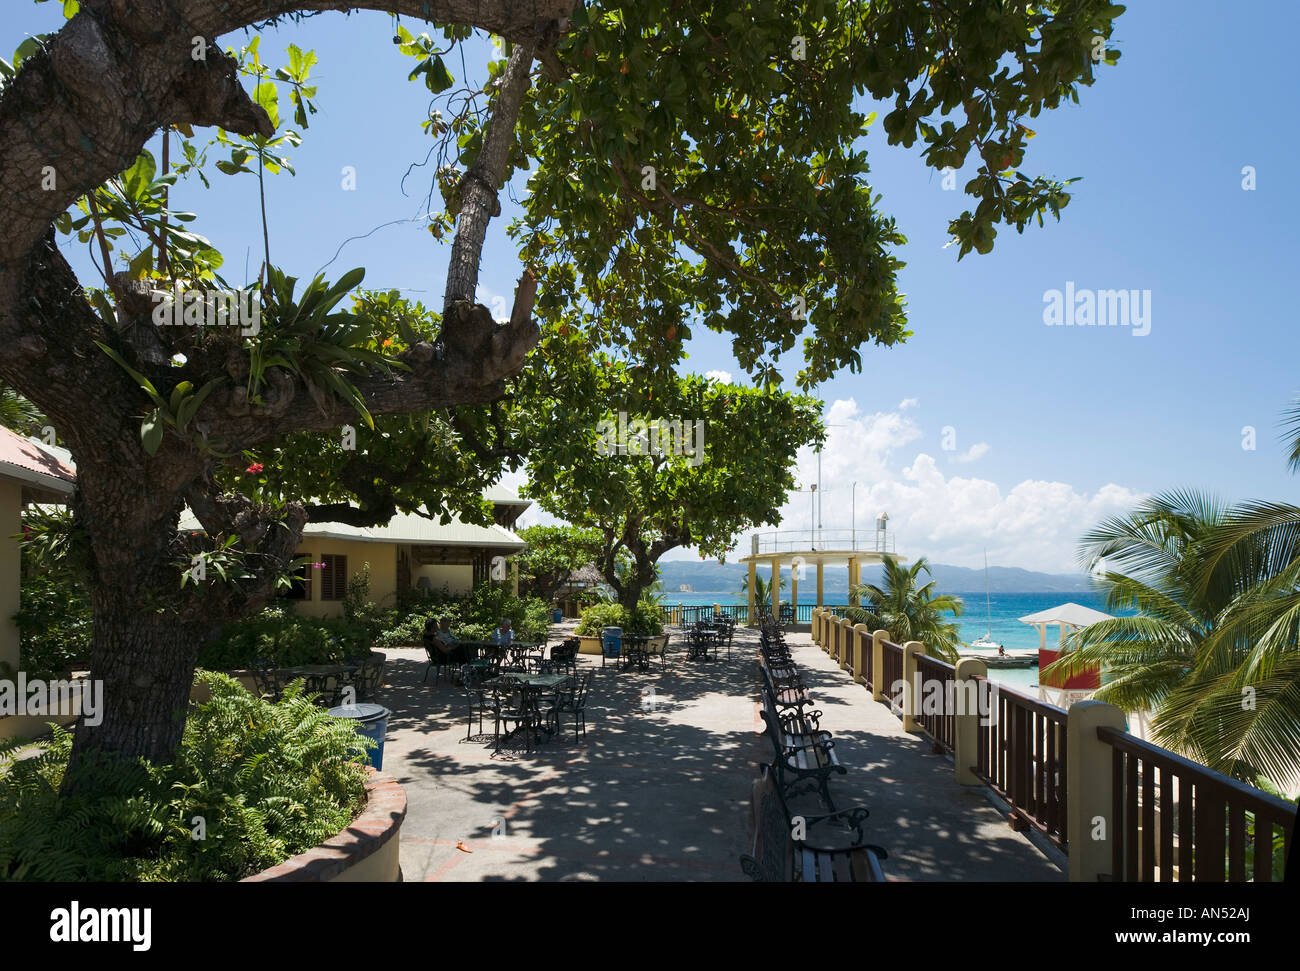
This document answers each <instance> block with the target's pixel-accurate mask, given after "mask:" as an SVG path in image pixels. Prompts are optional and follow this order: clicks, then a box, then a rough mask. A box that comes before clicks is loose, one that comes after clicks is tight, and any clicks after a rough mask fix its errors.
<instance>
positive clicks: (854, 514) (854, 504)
mask: <svg viewBox="0 0 1300 971" xmlns="http://www.w3.org/2000/svg"><path fill="white" fill-rule="evenodd" d="M849 517H850V518H849V522H850V524H851V527H852V530H853V546H852V547H851V549H855V550H856V549H857V548H858V480H857V479H854V480H853V486H852V488H850V489H849Z"/></svg>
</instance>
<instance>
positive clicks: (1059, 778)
mask: <svg viewBox="0 0 1300 971" xmlns="http://www.w3.org/2000/svg"><path fill="white" fill-rule="evenodd" d="M974 680H975V681H976V683H977V685H978V688H977V689H976V690H977V691H978V692H979V694H978V699H977V702H978V705H979V710H980V711H981V712H988V717H987V718H981V724H980V734H979V750H978V751H979V758H978V761H977V763H976V766H975V774H976V775H977V776H978V777H979V778H981V779H983V780H984V782H985V783H987V784H988V785H989V786H990V787H991V788H992V789H993V791H994V792H996V793H997V794H998V795H999V796H1001V797H1002V798H1003V799H1005V800H1006V801H1007V802H1008V803H1010V804H1011V810H1012V812H1013V813H1014V814H1015V815H1016V816H1017V817H1018V818H1019V819H1020V820H1021V821H1022V822H1023V823H1024V824H1026V825H1028V826H1032V827H1034V828H1035V829H1037V830H1038V831H1039V832H1041V833H1042V834H1043V835H1044V836H1046V837H1047V838H1048V839H1050V840H1051V841H1052V842H1054V843H1055V844H1056V845H1057V846H1060V847H1061V848H1062V849H1064V848H1066V847H1067V846H1068V838H1067V836H1066V832H1067V830H1066V799H1067V793H1066V787H1065V766H1066V751H1065V749H1066V745H1065V726H1066V719H1067V717H1068V716H1067V713H1066V711H1065V709H1063V708H1057V707H1056V706H1055V705H1049V704H1045V703H1044V702H1041V701H1037V700H1035V699H1034V698H1030V697H1029V696H1028V695H1022V694H1020V693H1019V692H1017V691H1012V690H1010V689H1008V688H1005V687H1002V686H1001V685H997V686H996V688H995V687H994V686H993V685H992V683H991V682H989V681H988V680H987V679H985V678H976V679H974Z"/></svg>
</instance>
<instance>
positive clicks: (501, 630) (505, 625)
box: [492, 617, 514, 645]
mask: <svg viewBox="0 0 1300 971" xmlns="http://www.w3.org/2000/svg"><path fill="white" fill-rule="evenodd" d="M513 641H514V631H512V630H511V629H510V618H509V617H503V618H501V626H500V627H498V628H497V629H496V630H494V631H493V632H492V643H493V644H507V645H508V644H510V643H511V642H513Z"/></svg>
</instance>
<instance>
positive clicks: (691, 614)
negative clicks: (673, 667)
mask: <svg viewBox="0 0 1300 971" xmlns="http://www.w3.org/2000/svg"><path fill="white" fill-rule="evenodd" d="M755 609H756V610H758V609H759V607H758V605H755ZM789 609H790V608H789V605H786V610H789ZM816 609H817V605H816V604H811V603H801V604H799V605H798V606H797V607H796V608H795V609H794V610H793V614H794V617H795V623H797V624H811V623H812V615H813V611H814V610H816ZM822 609H823V610H830V611H834V612H835V614H836V616H843V614H844V612H845V611H846V610H848V609H849V605H848V604H826V605H825V606H823V608H822ZM862 609H863V610H866V611H868V612H870V611H871V608H870V607H869V606H864V607H862ZM716 613H722V614H725V615H726V616H728V617H731V618H733V619H734V620H735V621H736V623H738V624H748V623H749V604H747V603H746V604H723V603H720V604H718V609H717V611H716ZM782 613H785V611H782ZM714 614H715V611H714V609H713V604H672V603H664V604H660V605H659V616H660V617H661V618H662V619H663V622H664V623H665V624H673V625H676V624H681V625H682V626H689V625H691V624H694V623H696V622H697V621H701V620H712V619H713V617H714ZM783 620H784V621H788V620H789V616H786V617H784V618H783Z"/></svg>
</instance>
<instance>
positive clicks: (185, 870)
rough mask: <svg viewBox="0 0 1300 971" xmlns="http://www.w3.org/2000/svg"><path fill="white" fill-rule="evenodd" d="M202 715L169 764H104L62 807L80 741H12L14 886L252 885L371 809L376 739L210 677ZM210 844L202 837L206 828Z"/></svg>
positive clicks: (6, 817) (2, 843)
mask: <svg viewBox="0 0 1300 971" xmlns="http://www.w3.org/2000/svg"><path fill="white" fill-rule="evenodd" d="M199 678H200V680H203V681H206V682H207V683H208V685H209V686H210V688H211V691H212V697H211V699H210V700H209V701H208V702H206V703H205V704H202V705H198V706H196V707H195V708H194V709H193V711H192V712H191V714H190V717H189V719H188V721H187V723H186V728H185V737H184V739H183V740H182V743H181V746H180V748H179V750H178V751H177V754H176V758H175V759H174V760H173V761H172V762H171V763H170V764H168V765H152V764H149V763H147V762H144V761H140V762H137V763H134V764H128V765H122V764H111V763H108V762H105V761H100V760H91V761H90V762H89V763H88V764H87V765H86V766H85V767H84V769H79V770H78V771H79V772H82V771H84V772H85V773H86V776H87V777H86V778H85V779H79V780H78V781H79V783H81V782H84V783H85V784H84V785H82V784H79V785H78V792H79V793H84V795H82V794H79V795H76V796H70V797H66V798H62V797H60V796H59V788H60V786H61V785H62V783H63V778H64V774H65V772H66V769H67V763H68V754H69V752H70V751H71V749H72V736H71V735H70V734H69V733H68V732H67V731H66V730H64V729H61V728H59V727H58V726H54V727H53V733H52V734H51V736H50V737H49V739H48V740H47V741H46V742H45V743H44V747H43V750H42V751H41V752H40V753H39V754H37V755H34V756H30V757H27V758H18V757H17V756H18V753H19V748H18V746H16V745H13V744H9V745H0V880H37V881H47V880H76V881H91V880H93V881H122V880H129V881H221V880H238V879H240V878H242V877H245V876H248V875H250V874H253V873H256V872H258V871H260V870H264V869H267V868H268V867H271V866H274V865H275V864H277V863H280V862H283V861H284V860H286V859H288V858H289V857H290V856H293V855H295V854H297V853H301V852H303V851H304V850H307V849H310V848H311V847H313V846H316V845H318V844H319V843H321V842H322V841H324V840H325V839H328V838H329V837H330V836H332V835H333V834H335V833H337V832H339V831H340V830H341V829H343V828H344V827H345V826H347V824H348V823H349V822H351V821H352V819H354V818H355V817H356V815H357V813H358V812H360V810H361V809H362V808H363V807H364V805H365V773H364V771H363V770H362V769H361V767H360V766H359V765H358V764H357V762H358V761H359V760H360V759H362V758H363V757H364V753H365V747H367V746H369V745H372V744H373V743H372V742H370V741H369V740H367V739H364V738H362V737H361V736H359V735H357V733H356V730H355V728H354V727H353V726H352V725H351V724H350V723H348V722H344V721H341V720H339V719H335V718H331V717H330V716H329V715H328V714H327V713H326V712H324V711H322V710H321V709H319V708H317V707H316V706H315V705H313V704H312V703H311V702H310V701H308V700H306V699H305V698H303V697H302V691H301V685H298V686H293V687H291V688H290V689H289V690H287V691H286V692H285V695H284V698H283V700H281V701H280V702H278V703H276V704H271V703H268V702H265V701H262V700H260V699H258V698H255V697H254V696H252V695H251V694H249V693H248V692H247V691H246V690H245V689H244V688H243V687H242V686H241V685H240V684H239V683H238V682H237V681H234V680H232V679H231V678H228V677H226V676H224V675H221V674H216V673H213V672H206V671H204V672H200V673H199ZM195 817H202V818H203V819H204V820H205V821H206V838H205V839H201V840H198V839H194V838H193V827H194V823H193V820H194V818H195Z"/></svg>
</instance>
